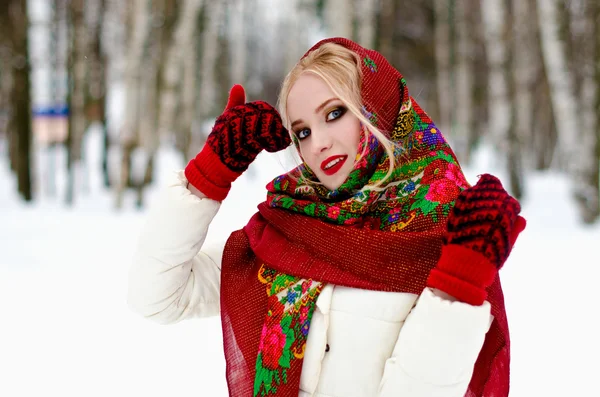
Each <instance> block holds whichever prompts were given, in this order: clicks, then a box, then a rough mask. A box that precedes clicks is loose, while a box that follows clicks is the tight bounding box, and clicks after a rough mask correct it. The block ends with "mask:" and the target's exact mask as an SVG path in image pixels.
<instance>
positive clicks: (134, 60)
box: [116, 0, 151, 208]
mask: <svg viewBox="0 0 600 397" xmlns="http://www.w3.org/2000/svg"><path fill="white" fill-rule="evenodd" d="M150 6H151V4H150V2H149V1H148V0H135V1H134V3H133V5H132V8H130V9H129V14H128V16H129V20H130V21H131V32H130V36H129V37H130V39H129V45H128V51H127V59H126V66H125V68H126V69H125V108H126V111H125V120H124V124H123V127H122V129H121V133H120V141H121V151H122V154H121V170H120V177H119V182H118V186H117V189H116V207H117V208H121V207H122V206H123V198H124V194H125V189H126V188H127V186H128V185H129V184H130V181H131V165H132V157H131V156H132V153H133V151H134V149H135V148H136V146H137V145H138V139H139V129H140V118H141V117H142V109H141V98H140V95H141V83H142V67H143V66H144V64H143V62H144V59H145V55H146V50H147V46H148V40H149V36H150V27H151V7H150Z"/></svg>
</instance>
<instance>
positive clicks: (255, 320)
mask: <svg viewBox="0 0 600 397" xmlns="http://www.w3.org/2000/svg"><path fill="white" fill-rule="evenodd" d="M327 42H331V43H335V44H338V45H342V46H344V47H346V48H348V49H350V50H352V51H354V52H355V53H356V54H358V56H359V57H360V59H361V73H362V81H361V96H362V100H363V105H364V112H365V114H366V115H367V116H368V117H367V118H368V119H370V120H371V123H372V124H373V125H375V126H376V127H377V128H379V129H380V130H381V131H383V132H385V133H386V134H388V137H389V138H390V140H392V141H394V142H395V143H396V144H397V145H398V146H399V147H400V148H401V149H400V150H398V151H397V153H396V171H395V172H394V173H393V174H392V177H391V178H390V179H388V180H386V184H384V186H385V188H384V189H370V188H365V189H363V187H364V186H368V185H371V184H372V183H374V182H378V181H380V180H381V178H382V175H386V173H387V170H388V168H387V164H388V161H387V157H386V154H385V153H384V151H382V150H380V148H379V144H378V142H377V141H376V140H374V139H372V137H366V138H365V139H363V141H361V145H369V148H370V150H369V154H368V155H367V156H366V158H365V159H364V161H360V162H358V163H357V165H356V168H355V170H354V171H352V173H351V175H350V176H349V178H348V180H347V181H346V182H345V183H344V184H343V185H342V187H341V188H340V189H338V190H336V191H327V190H321V189H316V188H311V186H314V185H311V184H303V182H302V178H310V177H311V172H310V170H309V169H308V168H307V167H306V166H305V165H301V166H300V167H299V168H297V169H295V170H293V171H291V172H290V173H288V174H285V175H282V176H280V177H278V178H276V179H275V180H274V181H273V182H272V183H270V184H269V186H268V190H269V194H268V197H267V201H266V202H265V203H263V204H261V205H259V207H258V209H259V211H258V212H257V213H256V214H255V215H254V216H253V217H252V218H251V219H250V221H249V223H248V225H247V226H246V227H245V228H244V229H243V230H240V231H237V232H234V233H233V234H232V235H231V237H230V239H229V240H228V243H227V245H226V247H225V252H224V255H223V264H222V276H221V316H222V326H223V339H224V349H225V358H226V362H227V381H228V385H229V392H230V395H231V396H235V397H240V396H243V397H245V396H257V395H264V396H270V395H274V396H294V397H295V396H297V395H298V392H299V381H300V374H301V369H302V359H303V355H304V348H305V343H306V337H307V335H308V332H309V327H310V319H311V317H312V313H313V310H314V308H315V302H316V300H317V299H318V296H319V293H320V291H321V288H322V286H323V285H324V284H327V283H331V284H334V285H341V286H348V287H354V288H362V289H370V290H378V291H394V292H407V293H414V294H420V293H421V292H422V291H423V289H424V288H425V282H426V279H427V276H428V274H429V272H430V270H431V269H432V268H433V267H434V266H435V264H436V263H437V260H438V259H439V255H440V250H441V244H442V236H443V234H444V232H445V220H446V217H447V215H448V211H449V209H450V208H451V206H452V205H453V202H454V200H455V199H456V196H457V195H458V194H459V193H460V191H461V190H462V189H464V188H466V187H468V184H467V183H466V181H465V179H464V176H463V174H462V171H461V169H460V166H459V164H458V162H457V160H456V158H455V156H454V153H453V152H452V150H451V149H450V147H449V145H448V144H447V143H446V141H445V139H444V137H443V136H442V134H441V133H440V131H439V130H438V129H437V128H436V127H435V125H434V124H433V122H432V121H431V119H430V118H429V117H428V116H427V114H426V113H425V112H424V111H423V110H422V109H421V108H420V107H419V105H418V104H417V102H416V101H415V100H414V98H412V97H410V96H409V94H408V89H407V87H406V83H405V81H404V78H403V77H402V75H401V74H400V73H399V72H398V71H397V70H396V69H394V68H393V67H392V66H391V65H390V64H389V63H388V62H387V60H386V59H385V58H384V57H383V56H382V55H381V54H379V53H377V52H376V51H372V50H367V49H364V48H362V47H360V46H359V45H357V44H356V43H354V42H352V41H350V40H347V39H342V38H335V39H328V40H324V41H322V42H320V43H318V44H316V45H315V46H314V47H313V48H311V50H309V51H308V52H307V54H308V53H310V52H311V51H313V50H314V49H316V48H319V47H320V46H321V45H323V44H324V43H327ZM298 176H300V178H298ZM488 300H489V302H490V303H491V306H492V314H493V315H494V322H493V324H492V326H491V328H490V330H489V332H488V333H487V335H486V339H485V342H484V345H483V348H482V351H481V353H480V355H479V358H478V359H477V362H476V363H475V368H474V373H473V377H472V379H471V382H470V385H469V389H468V391H467V394H466V395H467V396H468V397H475V396H477V397H479V396H490V397H491V396H494V397H496V396H502V397H503V396H507V395H508V385H509V379H508V378H509V356H510V354H509V335H508V324H507V321H506V314H505V309H504V300H503V295H502V289H501V286H500V280H499V279H496V281H495V283H494V284H493V285H492V286H491V287H490V288H489V289H488Z"/></svg>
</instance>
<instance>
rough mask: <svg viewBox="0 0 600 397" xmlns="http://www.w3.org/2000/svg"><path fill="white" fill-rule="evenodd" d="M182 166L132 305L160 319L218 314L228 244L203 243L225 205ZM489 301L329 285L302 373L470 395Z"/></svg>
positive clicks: (365, 394) (326, 395) (309, 390)
mask: <svg viewBox="0 0 600 397" xmlns="http://www.w3.org/2000/svg"><path fill="white" fill-rule="evenodd" d="M186 184H187V181H186V180H185V177H184V175H183V172H179V173H178V174H176V176H175V177H174V180H173V181H172V183H170V185H169V186H168V187H167V188H166V189H165V191H164V193H163V196H162V198H161V200H160V201H159V202H158V203H157V205H156V206H154V207H153V208H152V210H151V212H150V214H149V216H148V220H147V224H146V227H145V228H144V230H143V232H142V235H141V237H140V241H139V245H138V248H137V251H136V254H135V258H134V261H133V264H132V267H131V270H130V276H129V297H128V299H129V304H130V306H131V307H132V308H133V310H135V311H136V312H138V313H139V314H141V315H142V316H145V317H147V318H149V319H152V320H155V321H157V322H159V323H164V324H167V323H174V322H177V321H180V320H183V319H186V318H191V317H206V316H215V315H219V290H220V268H221V258H222V252H223V245H224V242H223V243H222V244H217V245H212V246H204V244H203V243H204V241H205V238H206V234H207V230H208V227H209V225H210V223H211V221H212V219H213V217H214V216H215V215H216V213H217V211H218V209H219V206H220V203H218V202H216V201H213V200H210V199H200V198H198V197H196V196H194V195H192V194H191V193H190V191H189V190H188V189H187V188H186ZM491 321H492V317H491V315H490V305H489V303H488V302H485V303H484V304H483V305H481V306H471V305H468V304H464V303H461V302H450V301H447V300H444V299H442V298H440V297H438V296H436V295H434V294H433V292H432V291H430V290H429V289H425V290H424V291H423V293H422V294H421V295H420V296H417V295H414V294H408V293H390V292H377V291H367V290H360V289H354V288H347V287H340V286H334V285H327V286H326V287H325V288H324V289H323V291H322V293H321V295H320V296H319V298H318V300H317V308H316V310H315V312H314V315H313V319H312V323H311V327H310V332H309V335H308V341H307V345H306V352H305V356H304V363H303V368H302V375H301V380H300V392H299V396H303V397H308V396H314V397H353V396H356V397H369V396H378V397H392V396H393V397H463V396H464V394H465V391H466V389H467V385H468V384H469V381H470V378H471V375H472V372H473V366H474V364H475V361H476V359H477V356H478V354H479V351H480V350H481V347H482V345H483V341H484V338H485V334H486V332H487V331H488V329H489V326H490V324H491Z"/></svg>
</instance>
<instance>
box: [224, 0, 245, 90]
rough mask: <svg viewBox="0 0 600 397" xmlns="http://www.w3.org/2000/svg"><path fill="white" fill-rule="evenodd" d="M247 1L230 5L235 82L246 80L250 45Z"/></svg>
mask: <svg viewBox="0 0 600 397" xmlns="http://www.w3.org/2000/svg"><path fill="white" fill-rule="evenodd" d="M246 3H247V2H246V1H244V0H236V1H232V2H231V3H230V4H231V5H230V7H229V23H228V27H229V40H230V42H231V45H230V49H231V50H230V53H231V55H230V59H231V72H230V73H231V80H232V82H233V83H234V84H242V85H243V84H244V83H245V82H246V77H247V76H246V73H247V70H246V69H247V67H246V64H247V58H248V46H247V44H246V37H247V35H246V13H247V11H248V8H249V7H247V4H246Z"/></svg>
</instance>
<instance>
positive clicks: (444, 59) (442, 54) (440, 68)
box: [433, 0, 454, 138]
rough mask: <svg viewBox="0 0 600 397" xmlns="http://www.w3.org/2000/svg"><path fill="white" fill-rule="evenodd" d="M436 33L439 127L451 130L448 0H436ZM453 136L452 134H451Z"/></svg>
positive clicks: (451, 101)
mask: <svg viewBox="0 0 600 397" xmlns="http://www.w3.org/2000/svg"><path fill="white" fill-rule="evenodd" d="M433 6H434V18H435V22H434V24H435V25H434V34H435V64H436V80H437V97H438V117H437V118H436V120H439V121H438V127H439V128H440V129H441V130H442V131H450V127H451V125H452V104H453V102H454V101H453V100H452V90H451V88H452V87H451V67H452V65H451V64H450V54H451V46H452V41H451V34H450V33H451V32H450V4H449V2H448V0H434V1H433ZM450 138H451V136H450Z"/></svg>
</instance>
